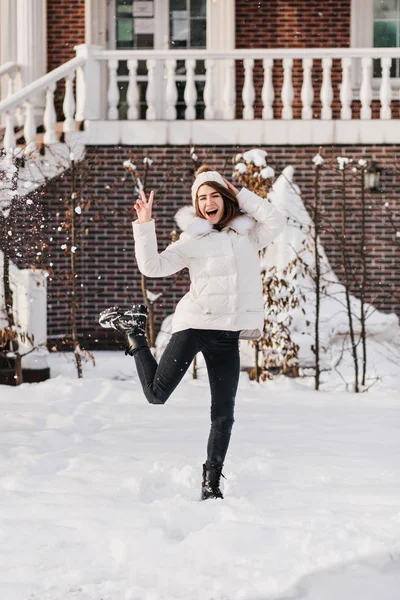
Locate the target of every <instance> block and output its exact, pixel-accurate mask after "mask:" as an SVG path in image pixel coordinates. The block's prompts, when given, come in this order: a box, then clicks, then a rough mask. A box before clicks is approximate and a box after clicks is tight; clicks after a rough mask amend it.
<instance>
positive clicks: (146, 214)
mask: <svg viewBox="0 0 400 600" xmlns="http://www.w3.org/2000/svg"><path fill="white" fill-rule="evenodd" d="M153 200H154V191H153V190H151V192H150V196H149V199H147V198H146V194H145V193H144V192H143V191H142V192H140V198H138V199H137V200H136V204H135V206H134V208H135V210H136V214H137V218H138V221H139V223H148V221H151V219H152V216H151V212H152V209H153Z"/></svg>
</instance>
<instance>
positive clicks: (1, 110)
mask: <svg viewBox="0 0 400 600" xmlns="http://www.w3.org/2000/svg"><path fill="white" fill-rule="evenodd" d="M84 63H85V59H84V58H81V57H76V58H73V59H72V60H70V61H68V62H66V63H65V64H64V65H61V66H60V67H57V69H54V70H53V71H51V72H50V73H47V74H46V75H43V77H40V78H39V79H37V80H36V81H34V82H32V83H30V84H29V85H27V86H25V87H24V88H22V89H21V90H19V91H18V92H16V93H14V94H12V95H10V96H9V97H8V98H6V99H5V100H3V101H2V102H0V115H1V116H2V117H3V119H4V123H5V134H4V139H3V147H4V149H5V150H6V151H8V150H9V149H10V148H15V147H16V138H15V132H14V123H15V120H16V115H17V114H18V112H20V114H22V118H21V122H20V123H18V124H19V125H21V126H23V131H24V138H25V153H26V154H29V153H31V152H33V151H34V150H35V149H36V141H35V138H36V127H37V125H38V123H35V117H34V110H33V104H32V98H34V97H35V95H36V94H37V93H38V92H42V91H45V92H46V106H45V110H44V113H43V121H42V122H43V124H44V127H45V134H44V142H45V143H46V144H52V143H55V142H56V141H58V139H57V135H56V131H55V125H56V122H57V116H56V110H55V106H54V92H55V89H56V84H57V82H58V81H60V80H61V79H65V95H64V102H63V113H64V117H65V120H64V122H63V131H64V132H71V131H76V123H75V98H74V92H73V81H74V79H75V74H76V71H77V69H79V68H80V67H81V66H82V65H83V64H84ZM40 124H41V123H40Z"/></svg>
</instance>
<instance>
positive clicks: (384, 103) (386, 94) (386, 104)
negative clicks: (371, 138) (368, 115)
mask: <svg viewBox="0 0 400 600" xmlns="http://www.w3.org/2000/svg"><path fill="white" fill-rule="evenodd" d="M391 65H392V59H391V58H390V56H385V57H384V58H381V66H382V82H381V89H380V90H379V99H380V101H381V110H380V118H381V119H385V120H386V119H391V118H392V110H391V108H390V103H391V101H392V86H391V84H390V67H391Z"/></svg>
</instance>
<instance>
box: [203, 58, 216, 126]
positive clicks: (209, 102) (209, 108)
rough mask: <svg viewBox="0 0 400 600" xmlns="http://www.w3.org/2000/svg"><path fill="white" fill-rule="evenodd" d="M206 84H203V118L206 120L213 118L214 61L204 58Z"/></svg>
mask: <svg viewBox="0 0 400 600" xmlns="http://www.w3.org/2000/svg"><path fill="white" fill-rule="evenodd" d="M205 62H206V84H205V86H204V94H203V98H204V105H205V111H204V118H205V119H207V120H210V119H214V116H215V110H214V100H215V98H214V61H213V60H212V59H206V61H205Z"/></svg>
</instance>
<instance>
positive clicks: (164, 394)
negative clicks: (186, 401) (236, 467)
mask: <svg viewBox="0 0 400 600" xmlns="http://www.w3.org/2000/svg"><path fill="white" fill-rule="evenodd" d="M198 352H202V354H203V356H204V360H205V362H206V365H207V371H208V378H209V381H210V390H211V430H210V435H209V438H208V444H207V462H206V464H207V467H214V466H222V465H223V463H224V460H225V456H226V452H227V450H228V446H229V440H230V437H231V431H232V426H233V423H234V408H235V397H236V390H237V386H238V381H239V372H240V362H239V331H214V330H211V329H185V330H184V331H178V332H177V333H174V334H173V335H172V336H171V339H170V341H169V343H168V345H167V347H166V349H165V350H164V353H163V355H162V357H161V359H160V364H158V365H157V362H156V360H155V358H154V357H153V355H152V354H151V352H150V349H149V348H148V347H141V348H138V349H137V350H135V352H134V358H135V362H136V368H137V372H138V375H139V378H140V382H141V384H142V386H143V391H144V393H145V396H146V398H147V400H148V401H149V402H150V403H151V404H164V403H165V402H166V401H167V400H168V398H169V397H170V395H171V394H172V392H173V391H174V389H175V388H176V386H177V385H178V383H179V382H180V381H181V379H182V377H183V376H184V374H185V373H186V371H187V370H188V368H189V366H190V364H191V362H192V360H193V358H194V357H195V356H196V354H197V353H198Z"/></svg>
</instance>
